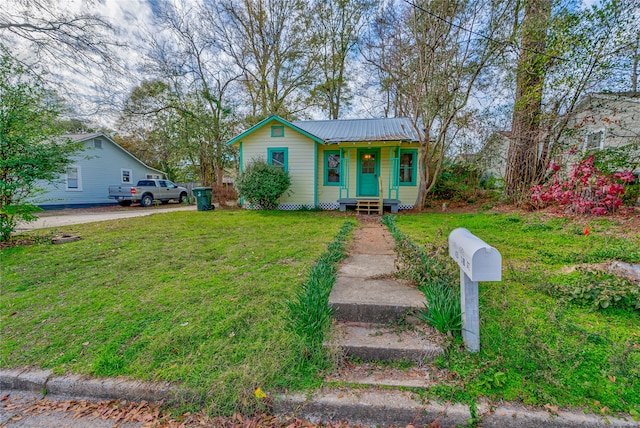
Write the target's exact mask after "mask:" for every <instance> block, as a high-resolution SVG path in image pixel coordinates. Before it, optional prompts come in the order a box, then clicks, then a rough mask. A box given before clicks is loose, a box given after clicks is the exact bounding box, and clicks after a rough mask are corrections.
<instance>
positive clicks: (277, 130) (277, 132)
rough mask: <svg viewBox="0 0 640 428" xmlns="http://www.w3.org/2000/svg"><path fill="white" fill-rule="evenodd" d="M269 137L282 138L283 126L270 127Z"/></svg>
mask: <svg viewBox="0 0 640 428" xmlns="http://www.w3.org/2000/svg"><path fill="white" fill-rule="evenodd" d="M271 136H272V137H284V126H272V127H271Z"/></svg>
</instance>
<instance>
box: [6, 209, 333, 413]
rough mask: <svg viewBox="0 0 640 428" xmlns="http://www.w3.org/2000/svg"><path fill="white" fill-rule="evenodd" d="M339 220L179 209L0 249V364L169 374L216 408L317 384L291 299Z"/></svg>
mask: <svg viewBox="0 0 640 428" xmlns="http://www.w3.org/2000/svg"><path fill="white" fill-rule="evenodd" d="M344 222H345V219H344V218H341V217H337V216H332V215H321V214H317V213H309V212H306V213H303V212H250V211H216V212H207V213H201V212H177V213H170V214H164V215H155V216H151V217H141V218H135V219H127V220H118V221H110V222H104V223H94V224H87V225H78V226H70V227H66V228H60V229H59V230H57V231H58V232H65V233H73V234H79V235H81V236H82V238H83V239H82V240H80V241H77V242H73V243H68V244H63V245H49V244H39V245H32V246H28V247H15V248H10V249H5V250H3V251H2V252H1V253H0V257H1V258H2V263H1V266H0V275H1V278H2V284H1V287H2V288H1V290H0V292H1V295H2V299H1V300H0V329H1V330H0V331H1V335H2V346H1V347H0V366H2V367H4V368H9V367H20V366H27V365H29V366H36V367H40V368H43V369H51V370H53V371H54V372H55V373H65V372H73V373H82V374H88V375H94V376H117V375H125V376H129V377H131V378H135V379H141V380H164V381H172V382H176V383H178V384H181V385H183V386H186V387H188V388H190V389H192V390H193V391H195V393H194V394H195V395H194V396H190V397H185V398H189V399H191V400H196V402H198V401H206V403H207V404H208V405H209V409H210V410H211V411H212V412H213V413H218V414H229V413H231V412H233V411H236V410H238V409H239V408H241V410H247V409H251V408H253V407H255V406H257V405H258V403H257V402H256V401H257V400H256V399H255V397H253V391H254V389H255V388H257V387H261V388H262V389H263V390H267V391H269V390H272V389H274V388H284V387H293V388H295V387H303V386H306V385H310V384H318V383H319V382H320V380H319V378H318V374H317V371H318V370H317V367H316V366H315V365H314V364H315V362H314V360H313V358H311V359H310V358H309V357H308V356H307V355H303V349H304V343H303V340H302V339H301V338H300V337H298V336H297V335H295V334H293V333H292V329H291V328H289V326H288V324H287V307H286V302H287V301H289V300H290V299H292V298H293V297H294V296H295V295H296V292H297V290H298V288H299V286H300V284H301V283H302V282H303V281H304V280H305V279H306V278H307V275H308V273H309V271H310V269H311V267H312V266H313V265H314V263H315V261H316V259H317V258H318V257H320V255H321V254H323V252H325V250H326V247H327V245H328V244H329V243H330V242H331V241H332V240H333V239H334V237H335V235H336V234H337V233H338V231H339V230H340V228H341V226H342V225H343V224H344ZM39 234H40V235H42V234H43V232H39Z"/></svg>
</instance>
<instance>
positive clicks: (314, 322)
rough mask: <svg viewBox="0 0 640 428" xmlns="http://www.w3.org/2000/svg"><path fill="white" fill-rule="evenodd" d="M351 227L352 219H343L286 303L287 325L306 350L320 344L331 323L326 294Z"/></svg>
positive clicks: (334, 276) (353, 225) (342, 256)
mask: <svg viewBox="0 0 640 428" xmlns="http://www.w3.org/2000/svg"><path fill="white" fill-rule="evenodd" d="M354 227H355V222H353V221H347V222H345V224H344V225H343V226H342V228H341V229H340V231H339V232H338V235H337V236H336V238H335V239H334V240H333V242H331V243H330V244H329V246H328V248H327V251H326V252H325V253H324V254H323V255H322V256H321V257H320V258H319V259H318V262H317V263H316V264H315V266H313V268H311V272H310V273H309V277H308V279H307V280H306V281H305V282H304V283H303V284H302V285H301V286H300V290H299V291H298V293H297V294H296V297H295V298H294V299H293V300H291V301H290V302H288V303H287V306H288V308H289V319H290V326H291V329H292V331H293V332H294V333H296V334H297V335H298V336H300V337H301V338H302V339H303V340H304V342H305V344H306V346H307V350H308V353H309V354H313V353H315V352H316V351H317V350H318V349H319V348H321V347H322V343H323V341H324V335H325V333H326V331H327V329H328V328H329V325H330V324H331V315H332V313H333V311H332V309H331V308H330V307H329V294H330V293H331V289H332V288H333V284H334V282H335V280H336V272H337V270H338V262H340V261H341V260H342V259H343V258H344V257H345V256H346V252H345V247H344V243H345V241H346V240H347V238H348V236H349V234H350V233H351V231H352V229H353V228H354Z"/></svg>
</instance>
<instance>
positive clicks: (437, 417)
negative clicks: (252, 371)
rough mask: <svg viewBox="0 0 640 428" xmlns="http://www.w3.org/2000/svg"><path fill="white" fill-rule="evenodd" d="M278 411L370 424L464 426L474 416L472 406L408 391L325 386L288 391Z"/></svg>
mask: <svg viewBox="0 0 640 428" xmlns="http://www.w3.org/2000/svg"><path fill="white" fill-rule="evenodd" d="M274 410H275V413H276V414H280V415H290V416H295V417H299V418H303V419H307V420H309V421H310V422H312V423H316V424H317V423H320V422H334V423H335V422H338V421H348V422H350V423H351V424H352V425H354V424H358V425H361V426H367V427H378V426H387V425H393V426H406V425H409V424H412V425H427V424H433V426H440V427H455V426H464V425H466V424H467V421H468V420H469V419H470V418H471V413H470V412H469V406H466V405H462V404H442V403H436V402H428V403H423V402H421V401H420V399H419V397H417V396H415V395H414V394H412V393H410V392H407V391H392V390H379V391H378V390H367V389H361V390H351V389H325V390H321V391H318V392H316V393H315V394H313V395H312V396H308V395H306V394H288V395H283V396H281V397H279V399H277V400H276V402H275V408H274Z"/></svg>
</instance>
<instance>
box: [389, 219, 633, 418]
mask: <svg viewBox="0 0 640 428" xmlns="http://www.w3.org/2000/svg"><path fill="white" fill-rule="evenodd" d="M396 225H397V227H398V228H399V229H400V231H402V232H403V233H405V234H406V235H408V236H409V237H410V238H411V239H412V240H413V241H414V242H417V243H420V244H422V245H426V244H428V243H432V242H433V240H434V239H438V240H446V237H447V236H448V234H449V232H450V231H451V230H453V229H454V228H457V227H465V228H467V229H469V230H470V231H471V232H472V233H474V234H475V235H477V236H478V237H480V238H481V239H483V240H485V241H486V242H487V243H489V244H491V245H493V246H494V247H496V248H497V249H498V250H499V251H500V253H501V254H502V257H503V281H502V282H489V283H481V284H480V305H481V307H480V320H481V328H480V340H481V351H480V352H479V353H477V354H468V353H466V352H464V350H463V349H462V348H461V346H460V343H459V342H457V343H456V344H454V346H453V348H452V349H451V350H450V352H449V355H448V358H447V359H441V360H440V361H439V362H438V365H440V366H442V367H445V368H448V369H449V370H450V371H451V376H452V378H454V379H457V380H459V381H460V382H461V386H455V387H436V388H433V389H432V390H431V391H428V393H427V394H428V395H431V396H434V395H435V396H439V397H440V398H445V399H457V400H463V401H474V400H476V399H477V398H478V397H481V396H486V397H489V398H492V399H505V400H518V401H522V402H524V403H526V404H536V405H544V404H547V403H549V404H552V405H560V406H584V407H589V408H591V409H593V410H595V411H602V410H604V411H605V412H607V411H624V412H631V413H635V414H637V413H636V412H638V411H640V312H639V311H633V310H630V309H629V310H620V309H606V310H598V311H596V310H594V309H593V307H586V306H579V305H575V304H572V303H569V302H566V301H564V300H562V299H558V298H556V297H552V296H550V295H549V294H545V293H543V292H542V291H540V284H543V283H544V282H545V281H548V280H549V278H554V277H555V278H557V276H558V275H559V274H560V269H561V268H562V267H563V266H567V265H574V264H578V263H599V262H605V261H608V260H623V261H627V262H631V263H638V262H640V234H639V232H638V231H637V230H636V231H627V232H626V233H624V235H622V236H621V234H620V231H621V227H620V226H616V225H615V224H613V223H611V222H610V221H607V220H606V219H605V220H594V222H593V223H590V224H589V228H590V234H589V235H588V236H584V234H583V229H584V226H578V225H575V224H573V223H572V222H571V221H570V220H562V219H554V220H543V219H539V218H536V217H535V216H527V217H519V216H515V215H500V214H477V215H476V214H423V215H404V216H398V217H397V219H396Z"/></svg>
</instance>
